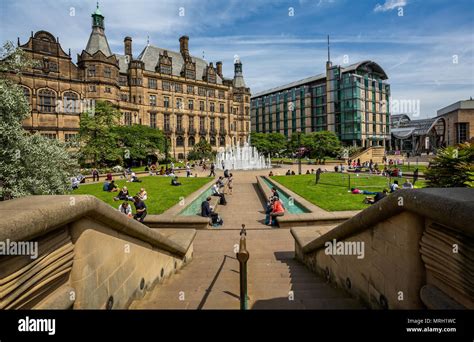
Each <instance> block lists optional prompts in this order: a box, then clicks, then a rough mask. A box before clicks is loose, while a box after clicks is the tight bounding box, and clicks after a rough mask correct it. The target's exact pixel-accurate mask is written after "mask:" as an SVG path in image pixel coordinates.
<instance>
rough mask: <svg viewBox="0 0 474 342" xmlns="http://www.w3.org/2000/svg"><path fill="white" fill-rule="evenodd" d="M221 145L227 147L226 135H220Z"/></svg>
mask: <svg viewBox="0 0 474 342" xmlns="http://www.w3.org/2000/svg"><path fill="white" fill-rule="evenodd" d="M219 146H223V147H225V137H224V136H223V135H221V136H220V137H219Z"/></svg>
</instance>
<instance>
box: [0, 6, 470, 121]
mask: <svg viewBox="0 0 474 342" xmlns="http://www.w3.org/2000/svg"><path fill="white" fill-rule="evenodd" d="M0 4H1V5H0V19H1V20H0V41H1V42H2V43H3V42H4V41H6V40H12V41H14V42H16V38H17V37H20V40H21V43H25V42H26V41H27V39H28V37H29V36H30V32H31V31H35V32H36V31H38V30H46V31H49V32H51V33H52V34H53V35H55V36H59V39H60V42H61V45H62V47H63V49H64V50H65V51H67V50H68V49H69V48H71V50H72V53H73V61H74V62H76V60H77V59H76V54H77V53H80V52H81V50H82V49H83V48H84V47H85V45H86V43H87V40H88V37H89V34H90V31H91V18H90V15H91V13H92V12H93V10H94V9H95V4H96V2H95V1H90V0H67V1H66V0H41V1H39V0H16V1H7V0H0ZM100 8H101V11H102V13H103V14H104V16H105V25H106V35H107V38H108V41H109V44H110V46H111V49H112V51H114V52H117V53H123V38H124V37H125V36H127V35H129V36H131V37H132V38H133V52H134V55H135V56H137V55H138V54H139V53H140V52H141V50H142V49H143V48H144V46H145V45H146V42H147V36H149V37H150V38H149V39H150V44H152V45H156V46H160V47H164V48H168V49H170V50H178V49H179V43H178V38H179V37H180V36H181V35H183V34H186V35H188V36H189V37H190V41H189V48H190V50H191V53H192V54H193V55H195V56H199V57H201V56H202V55H203V51H204V55H205V58H206V60H207V61H209V62H211V61H213V62H216V61H218V60H222V61H223V65H224V74H225V76H227V77H230V76H232V74H233V65H232V63H233V59H234V56H235V55H238V56H239V57H240V58H241V60H242V63H243V68H244V76H245V80H246V83H247V85H248V86H249V87H250V88H251V91H252V92H253V93H256V92H259V91H262V90H265V89H268V88H271V87H275V86H279V85H282V84H285V83H288V82H291V81H295V80H298V79H301V78H305V77H308V76H312V75H315V74H319V73H321V72H323V71H324V67H325V61H326V56H327V52H326V35H327V34H329V35H330V36H331V57H332V58H331V59H332V60H333V63H337V64H341V65H343V66H344V65H347V64H352V63H355V62H357V61H360V60H366V59H369V60H373V61H375V62H377V63H378V64H380V65H381V66H382V67H383V68H384V69H385V71H386V72H387V74H388V76H389V83H390V84H391V87H392V98H393V99H397V100H419V101H420V106H421V114H420V117H427V116H434V115H436V110H438V109H440V108H442V107H444V106H447V105H449V104H451V103H453V102H456V101H459V100H461V99H467V98H469V97H470V96H473V97H474V1H473V0H456V1H454V0H373V1H372V0H366V1H365V0H293V1H291V0H290V1H278V0H273V1H270V0H199V1H198V0H193V1H191V0H181V1H180V0H164V1H163V0H162V1H159V0H135V1H125V0H101V1H100ZM180 14H181V15H180ZM183 14H184V15H183ZM345 62H347V63H345Z"/></svg>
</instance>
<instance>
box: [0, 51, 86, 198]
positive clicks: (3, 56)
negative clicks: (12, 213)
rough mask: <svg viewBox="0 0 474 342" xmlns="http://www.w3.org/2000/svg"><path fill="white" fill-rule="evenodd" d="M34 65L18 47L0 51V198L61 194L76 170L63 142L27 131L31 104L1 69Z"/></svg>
mask: <svg viewBox="0 0 474 342" xmlns="http://www.w3.org/2000/svg"><path fill="white" fill-rule="evenodd" d="M31 65H33V62H32V61H31V60H28V59H27V58H26V57H25V55H24V52H23V51H22V50H21V49H16V48H15V47H14V45H13V44H12V43H6V44H5V45H4V46H3V48H2V49H1V50H0V145H1V149H0V198H1V199H3V200H6V199H11V198H14V197H21V196H28V195H54V194H63V193H65V192H67V191H68V189H69V187H70V177H71V176H73V175H74V173H75V172H76V171H77V168H78V165H77V161H76V160H75V158H74V157H73V156H72V155H71V154H70V153H69V152H68V150H67V148H66V146H65V144H64V143H61V142H59V141H57V140H53V139H49V138H46V137H43V136H41V135H39V134H33V135H32V134H30V133H28V132H27V131H25V130H24V129H23V128H22V124H21V123H22V120H24V119H25V118H28V117H29V116H30V107H29V104H28V102H27V100H26V99H25V96H24V95H23V91H22V89H21V88H20V87H19V86H18V85H17V84H15V83H14V82H12V81H11V80H9V79H6V78H5V74H4V72H14V73H17V74H18V73H20V72H21V71H22V70H25V69H27V68H29V67H31Z"/></svg>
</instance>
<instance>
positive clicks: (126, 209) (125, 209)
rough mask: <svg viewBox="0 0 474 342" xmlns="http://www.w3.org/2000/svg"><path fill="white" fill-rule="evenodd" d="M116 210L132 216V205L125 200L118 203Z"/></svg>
mask: <svg viewBox="0 0 474 342" xmlns="http://www.w3.org/2000/svg"><path fill="white" fill-rule="evenodd" d="M118 210H119V211H120V212H121V213H122V214H125V215H127V216H128V217H132V207H131V206H130V205H129V204H128V202H127V201H125V202H123V203H122V204H120V205H119V207H118Z"/></svg>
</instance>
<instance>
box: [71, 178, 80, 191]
mask: <svg viewBox="0 0 474 342" xmlns="http://www.w3.org/2000/svg"><path fill="white" fill-rule="evenodd" d="M79 183H80V181H79V180H78V179H77V177H72V178H71V188H72V190H76V189H79Z"/></svg>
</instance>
